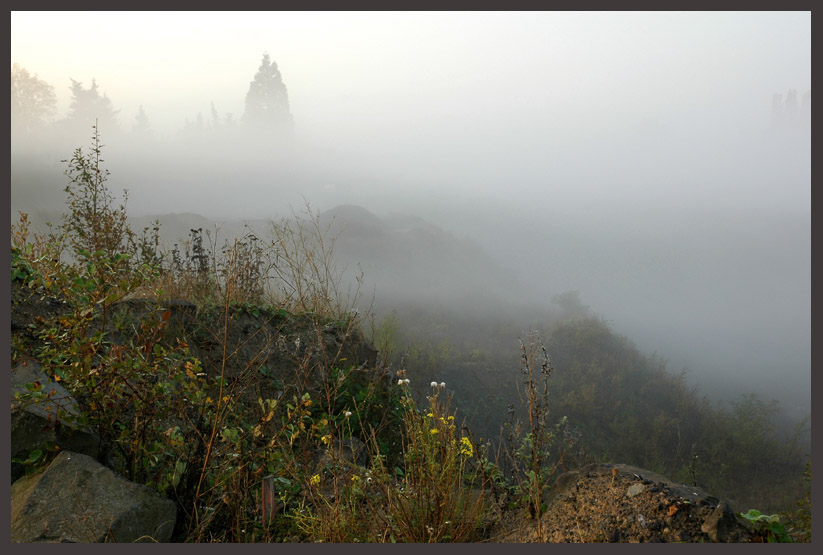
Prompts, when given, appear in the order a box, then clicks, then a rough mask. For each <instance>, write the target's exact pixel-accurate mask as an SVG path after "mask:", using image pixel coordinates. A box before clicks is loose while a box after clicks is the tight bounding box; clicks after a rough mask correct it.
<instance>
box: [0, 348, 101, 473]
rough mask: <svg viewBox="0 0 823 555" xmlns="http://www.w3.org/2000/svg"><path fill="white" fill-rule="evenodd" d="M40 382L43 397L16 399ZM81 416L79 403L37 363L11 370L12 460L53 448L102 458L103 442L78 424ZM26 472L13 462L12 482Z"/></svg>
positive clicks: (16, 366) (30, 361)
mask: <svg viewBox="0 0 823 555" xmlns="http://www.w3.org/2000/svg"><path fill="white" fill-rule="evenodd" d="M32 383H39V385H40V389H39V391H40V393H41V395H40V397H39V398H37V399H35V398H26V399H19V400H17V399H15V394H16V393H22V394H25V393H27V392H28V389H27V387H26V384H32ZM78 415H79V407H78V405H77V401H75V399H74V398H73V397H72V396H71V395H70V394H69V392H68V391H66V390H65V389H64V388H63V386H62V385H60V384H59V383H57V382H55V381H54V380H52V379H51V378H50V377H48V376H47V375H46V374H45V373H44V372H43V371H42V370H41V367H40V364H39V363H37V361H35V360H31V359H28V360H23V361H21V362H19V363H18V364H17V365H15V366H14V367H13V368H12V369H11V458H18V459H22V460H25V459H27V458H28V456H29V453H31V452H32V451H35V450H41V451H43V452H45V451H46V449H47V448H48V447H50V446H56V447H59V448H60V449H64V450H69V451H74V452H76V453H83V454H85V455H88V456H90V457H93V458H95V459H96V458H97V457H98V453H99V449H100V439H99V438H98V437H97V435H96V434H95V433H94V432H93V431H92V430H91V429H89V428H88V427H80V426H78V425H77V424H76V423H75V422H74V417H77V416H78ZM24 473H25V469H24V468H23V466H22V465H21V464H18V463H15V462H12V464H11V481H12V483H14V481H15V480H17V479H18V478H20V477H21V476H23V474H24Z"/></svg>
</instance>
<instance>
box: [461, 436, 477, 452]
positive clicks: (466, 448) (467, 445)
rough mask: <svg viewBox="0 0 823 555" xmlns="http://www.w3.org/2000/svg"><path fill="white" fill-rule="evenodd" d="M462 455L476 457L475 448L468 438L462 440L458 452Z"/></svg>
mask: <svg viewBox="0 0 823 555" xmlns="http://www.w3.org/2000/svg"><path fill="white" fill-rule="evenodd" d="M458 452H459V453H460V454H461V455H466V456H468V457H471V456H472V455H474V447H472V442H471V441H470V440H469V438H467V437H465V436H464V437H462V438H460V450H459V451H458Z"/></svg>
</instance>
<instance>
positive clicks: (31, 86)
mask: <svg viewBox="0 0 823 555" xmlns="http://www.w3.org/2000/svg"><path fill="white" fill-rule="evenodd" d="M56 110H57V96H56V95H55V94H54V87H53V86H51V85H49V84H48V83H46V82H45V81H42V80H40V79H38V78H37V75H31V74H29V72H28V71H27V70H26V69H25V68H22V67H20V66H19V65H17V64H13V65H12V66H11V136H12V139H14V138H20V137H21V136H29V135H32V134H34V133H36V132H39V131H42V129H43V128H44V127H45V126H46V124H48V123H49V122H50V120H51V118H52V117H53V116H54V114H55V112H56Z"/></svg>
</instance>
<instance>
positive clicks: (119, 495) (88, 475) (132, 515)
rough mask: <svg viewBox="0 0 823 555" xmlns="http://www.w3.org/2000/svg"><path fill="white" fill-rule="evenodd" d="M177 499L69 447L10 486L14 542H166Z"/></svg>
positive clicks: (169, 534)
mask: <svg viewBox="0 0 823 555" xmlns="http://www.w3.org/2000/svg"><path fill="white" fill-rule="evenodd" d="M175 519H176V509H175V506H174V503H173V502H172V501H170V500H169V499H166V498H164V497H162V496H160V495H159V494H158V493H156V492H155V491H154V490H152V489H151V488H149V487H146V486H142V485H140V484H135V483H133V482H129V481H128V480H126V479H125V478H122V477H120V476H118V475H116V474H115V473H114V472H112V471H111V470H109V469H107V468H105V467H104V466H102V465H100V464H99V463H97V462H96V461H95V460H94V459H92V458H91V457H87V456H86V455H82V454H78V453H72V452H69V451H65V452H63V453H60V454H59V455H58V456H57V457H56V458H55V459H54V460H53V461H52V462H51V464H49V466H47V467H46V469H45V470H44V471H43V472H41V473H39V474H35V475H32V476H27V477H25V478H21V479H20V480H18V481H17V482H15V483H14V484H13V485H12V488H11V541H12V542H72V543H76V542H120V543H131V542H143V541H146V542H151V541H158V542H167V541H169V539H171V534H172V530H173V529H174V524H175Z"/></svg>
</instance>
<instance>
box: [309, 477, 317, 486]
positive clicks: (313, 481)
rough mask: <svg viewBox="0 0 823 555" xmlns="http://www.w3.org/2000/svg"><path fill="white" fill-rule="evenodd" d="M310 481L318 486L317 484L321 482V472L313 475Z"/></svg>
mask: <svg viewBox="0 0 823 555" xmlns="http://www.w3.org/2000/svg"><path fill="white" fill-rule="evenodd" d="M309 483H310V484H311V485H313V486H316V485H317V484H319V483H320V474H315V475H314V476H312V477H311V479H310V480H309Z"/></svg>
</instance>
